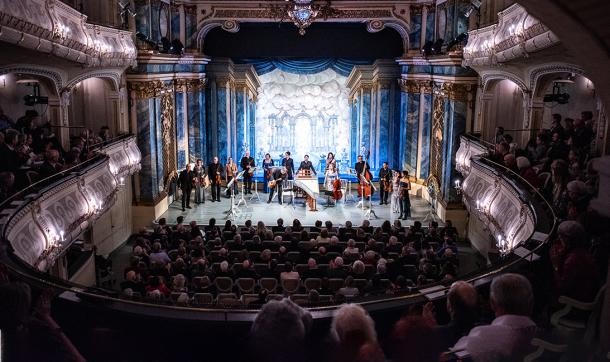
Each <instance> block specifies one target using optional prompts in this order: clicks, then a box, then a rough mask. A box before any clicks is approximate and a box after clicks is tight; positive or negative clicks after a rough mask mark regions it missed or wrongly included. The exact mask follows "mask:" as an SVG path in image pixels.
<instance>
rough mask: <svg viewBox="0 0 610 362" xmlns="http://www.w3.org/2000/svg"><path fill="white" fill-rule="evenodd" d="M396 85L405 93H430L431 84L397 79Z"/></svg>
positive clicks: (422, 81) (423, 81)
mask: <svg viewBox="0 0 610 362" xmlns="http://www.w3.org/2000/svg"><path fill="white" fill-rule="evenodd" d="M398 85H399V86H400V89H401V90H402V91H403V92H407V93H432V84H431V83H430V81H428V80H414V79H402V78H401V79H398Z"/></svg>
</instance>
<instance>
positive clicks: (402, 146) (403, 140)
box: [398, 82, 409, 170]
mask: <svg viewBox="0 0 610 362" xmlns="http://www.w3.org/2000/svg"><path fill="white" fill-rule="evenodd" d="M403 83H404V82H403ZM403 83H401V84H403ZM408 94H409V93H407V88H406V87H402V86H401V89H400V123H399V124H400V128H399V130H398V134H399V143H398V152H399V157H398V159H399V165H400V169H401V170H405V169H406V165H407V98H408Z"/></svg>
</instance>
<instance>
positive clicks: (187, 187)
mask: <svg viewBox="0 0 610 362" xmlns="http://www.w3.org/2000/svg"><path fill="white" fill-rule="evenodd" d="M194 177H195V176H194V174H193V172H192V171H191V164H190V163H187V164H186V167H185V168H184V170H183V171H182V172H180V175H179V176H178V187H180V190H182V211H185V208H184V206H186V207H187V208H188V209H190V208H191V205H190V204H191V191H192V190H193V178H194Z"/></svg>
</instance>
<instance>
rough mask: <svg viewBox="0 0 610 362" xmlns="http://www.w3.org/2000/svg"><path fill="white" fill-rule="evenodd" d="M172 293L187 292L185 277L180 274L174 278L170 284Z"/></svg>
mask: <svg viewBox="0 0 610 362" xmlns="http://www.w3.org/2000/svg"><path fill="white" fill-rule="evenodd" d="M172 292H188V288H187V287H186V277H185V276H184V275H182V274H178V275H176V276H174V280H173V282H172Z"/></svg>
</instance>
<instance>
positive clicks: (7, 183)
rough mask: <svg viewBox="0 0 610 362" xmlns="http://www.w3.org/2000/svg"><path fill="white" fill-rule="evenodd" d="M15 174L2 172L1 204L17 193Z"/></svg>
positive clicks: (0, 175)
mask: <svg viewBox="0 0 610 362" xmlns="http://www.w3.org/2000/svg"><path fill="white" fill-rule="evenodd" d="M14 186H15V174H14V173H12V172H0V202H2V201H4V200H6V199H8V198H9V197H10V196H11V195H12V194H13V193H14V192H15V191H14Z"/></svg>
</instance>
